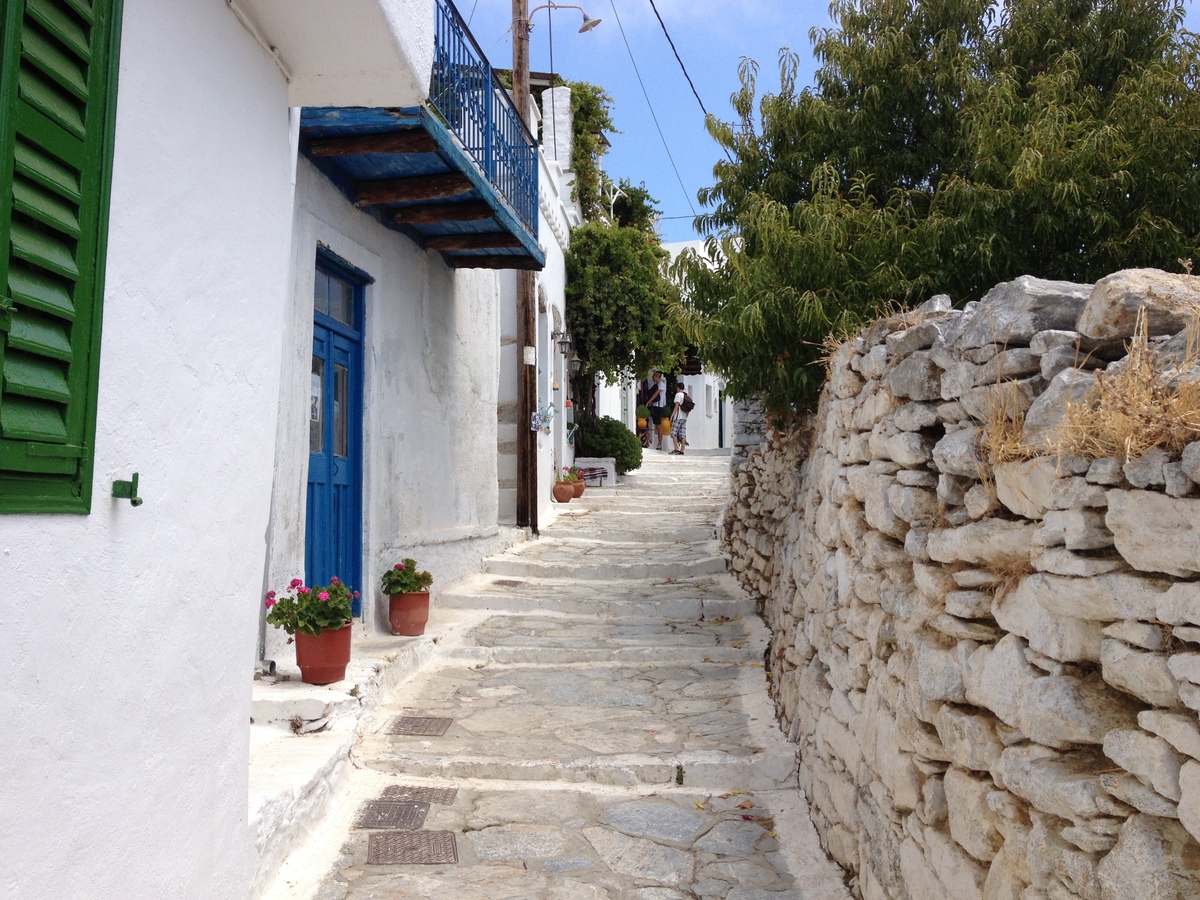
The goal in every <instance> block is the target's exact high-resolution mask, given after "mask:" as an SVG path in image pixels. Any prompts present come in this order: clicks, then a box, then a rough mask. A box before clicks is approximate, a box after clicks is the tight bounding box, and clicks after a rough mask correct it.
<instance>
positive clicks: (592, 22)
mask: <svg viewBox="0 0 1200 900" xmlns="http://www.w3.org/2000/svg"><path fill="white" fill-rule="evenodd" d="M543 9H577V10H579V12H580V13H581V14H582V15H583V24H582V25H580V26H579V33H580V34H583V33H584V32H585V31H591V30H592V29H593V28H595V27H596V26H597V25H599V24H600V20H599V19H593V18H592V17H591V16H589V15H588V14H587V13H586V12H584V9H583V7H582V6H576V5H575V4H574V3H543V4H542V5H541V6H535V7H534V8H533V9H531V10H530V11H529V12H528V13H527V14H526V15H525V16H522V17H521V19H517V17H516V15H515V14H514V16H513V25H514V27H515V25H516V23H517V22H518V21H523V22H524V23H525V33H526V34H529V32H530V31H531V30H532V29H533V23H532V22H531V21H530V17H531V16H533V14H534V13H535V12H540V11H541V10H543Z"/></svg>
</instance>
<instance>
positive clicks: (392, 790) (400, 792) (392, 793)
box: [379, 784, 458, 806]
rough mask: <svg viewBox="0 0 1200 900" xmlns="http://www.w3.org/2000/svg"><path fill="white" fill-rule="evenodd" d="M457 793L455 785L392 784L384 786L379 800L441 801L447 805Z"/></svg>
mask: <svg viewBox="0 0 1200 900" xmlns="http://www.w3.org/2000/svg"><path fill="white" fill-rule="evenodd" d="M457 794H458V788H456V787H449V788H447V787H425V786H422V785H415V784H393V785H391V786H390V787H386V788H384V790H383V793H382V794H381V795H380V797H379V799H380V800H393V801H399V800H412V801H415V802H417V803H442V804H445V805H447V806H449V805H450V804H451V803H453V802H454V797H455V796H456V795H457Z"/></svg>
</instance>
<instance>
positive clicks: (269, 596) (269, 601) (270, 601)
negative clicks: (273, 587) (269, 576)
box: [267, 591, 279, 609]
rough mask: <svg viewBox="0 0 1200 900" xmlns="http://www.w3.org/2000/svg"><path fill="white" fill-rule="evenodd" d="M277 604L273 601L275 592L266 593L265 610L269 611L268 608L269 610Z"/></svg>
mask: <svg viewBox="0 0 1200 900" xmlns="http://www.w3.org/2000/svg"><path fill="white" fill-rule="evenodd" d="M277 602H279V601H277V600H276V599H275V592H274V591H267V609H270V608H271V607H272V606H274V605H275V604H276V603H277Z"/></svg>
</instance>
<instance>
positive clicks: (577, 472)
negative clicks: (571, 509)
mask: <svg viewBox="0 0 1200 900" xmlns="http://www.w3.org/2000/svg"><path fill="white" fill-rule="evenodd" d="M570 471H571V477H572V478H573V479H575V480H574V481H572V482H571V484H572V485H573V486H574V488H575V496H576V497H577V498H578V497H582V496H583V489H584V488H585V487H586V485H585V484H584V483H583V470H582V469H580V468H579V467H578V466H571V469H570Z"/></svg>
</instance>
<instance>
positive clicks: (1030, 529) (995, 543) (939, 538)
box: [927, 519, 1037, 565]
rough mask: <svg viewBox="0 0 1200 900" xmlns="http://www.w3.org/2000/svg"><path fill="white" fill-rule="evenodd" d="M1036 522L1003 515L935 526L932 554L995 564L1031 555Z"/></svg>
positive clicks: (939, 559)
mask: <svg viewBox="0 0 1200 900" xmlns="http://www.w3.org/2000/svg"><path fill="white" fill-rule="evenodd" d="M1036 527H1037V526H1035V525H1032V524H1026V523H1022V522H1006V521H1004V520H1002V519H984V520H982V521H979V522H972V523H970V524H967V525H962V526H960V527H958V528H940V529H935V530H934V531H933V532H931V533H930V535H929V545H928V548H927V549H928V551H929V556H930V557H931V558H932V559H934V560H936V561H937V562H944V563H949V562H965V563H971V564H972V565H994V564H997V563H1002V562H1011V561H1014V560H1025V559H1029V557H1030V553H1031V549H1032V547H1033V535H1034V530H1035V529H1036Z"/></svg>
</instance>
